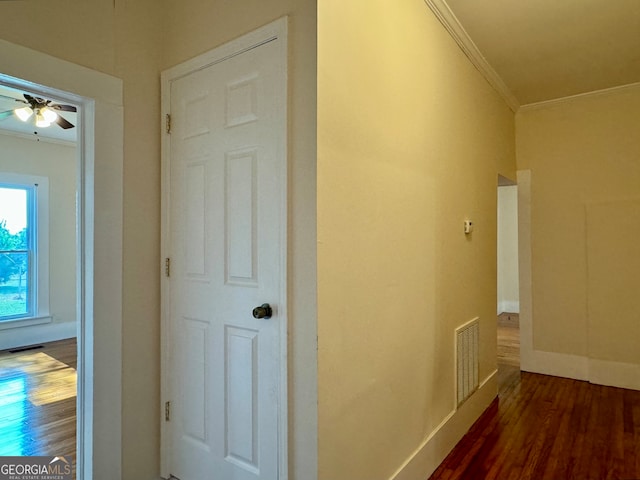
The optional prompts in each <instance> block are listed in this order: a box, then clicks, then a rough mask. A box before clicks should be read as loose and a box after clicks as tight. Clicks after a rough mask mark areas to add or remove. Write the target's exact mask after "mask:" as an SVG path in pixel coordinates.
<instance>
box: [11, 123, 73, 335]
mask: <svg viewBox="0 0 640 480" xmlns="http://www.w3.org/2000/svg"><path fill="white" fill-rule="evenodd" d="M0 152H2V154H1V155H0V172H8V173H19V174H24V175H38V176H41V177H47V178H48V179H49V313H50V315H51V316H52V317H53V322H54V323H63V322H75V321H76V160H77V157H76V148H75V147H74V146H67V145H60V144H56V143H50V142H47V141H44V140H43V141H38V142H37V141H35V140H33V139H27V138H22V137H18V136H9V135H4V134H2V135H0ZM9 333H11V332H5V333H4V334H5V335H6V334H9Z"/></svg>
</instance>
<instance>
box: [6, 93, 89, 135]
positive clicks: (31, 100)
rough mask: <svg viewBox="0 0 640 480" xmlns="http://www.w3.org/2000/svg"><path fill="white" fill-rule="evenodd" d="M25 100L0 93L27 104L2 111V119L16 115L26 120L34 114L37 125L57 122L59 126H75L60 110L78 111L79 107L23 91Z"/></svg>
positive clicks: (47, 125) (44, 126) (45, 125)
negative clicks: (54, 101)
mask: <svg viewBox="0 0 640 480" xmlns="http://www.w3.org/2000/svg"><path fill="white" fill-rule="evenodd" d="M22 95H23V96H24V100H22V99H20V98H13V97H7V96H6V95H0V97H3V98H8V99H10V100H15V101H16V102H20V103H23V104H25V105H24V106H22V107H17V108H13V109H11V110H6V111H4V112H0V120H4V119H5V118H8V117H10V116H11V115H14V114H15V115H16V117H18V118H19V119H20V120H22V121H23V122H26V121H27V120H29V119H30V118H31V117H32V116H34V123H35V125H36V127H40V128H46V127H49V126H51V124H52V123H56V124H57V125H58V126H59V127H61V128H64V129H65V130H66V129H68V128H73V127H74V126H75V125H73V124H72V123H71V122H69V121H68V120H67V119H65V118H64V117H62V116H61V115H60V114H59V113H58V112H77V111H78V109H77V108H76V107H74V106H73V105H62V104H59V103H53V100H46V99H44V98H41V97H34V96H32V95H29V94H28V93H23V94H22Z"/></svg>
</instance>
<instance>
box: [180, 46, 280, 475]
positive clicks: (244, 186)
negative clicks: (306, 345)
mask: <svg viewBox="0 0 640 480" xmlns="http://www.w3.org/2000/svg"><path fill="white" fill-rule="evenodd" d="M277 53H278V45H277V41H271V42H269V43H266V44H263V45H261V46H259V47H257V48H254V49H252V50H249V51H246V52H244V53H242V54H240V55H237V56H233V57H231V58H228V59H226V60H224V61H222V62H220V63H216V64H213V65H211V66H209V67H207V68H204V69H201V70H197V71H195V72H193V73H191V74H189V75H186V76H183V77H180V78H179V79H177V80H174V81H173V82H172V83H171V115H172V132H171V149H170V181H171V190H170V201H169V216H170V245H171V247H170V248H171V258H172V264H171V270H172V271H171V278H170V288H169V290H170V294H169V303H170V308H169V310H170V312H169V323H170V328H171V334H170V338H171V339H172V342H173V346H172V349H171V352H172V353H171V357H170V365H171V373H170V390H171V392H172V393H171V398H172V414H171V427H170V429H171V434H170V437H171V438H170V440H171V441H170V444H171V446H170V455H171V458H170V461H169V468H170V473H171V474H172V475H174V476H175V477H177V478H179V479H180V480H206V479H215V480H274V479H277V478H278V460H279V450H278V446H279V441H280V439H279V432H278V425H279V423H278V422H279V413H280V410H279V402H280V398H279V391H280V380H281V379H280V377H279V373H280V371H281V365H280V362H281V357H282V355H281V345H280V341H281V339H280V332H281V324H280V322H283V321H285V319H283V318H281V316H280V315H279V314H278V310H279V309H278V306H279V305H278V302H280V300H281V298H283V294H284V286H283V285H282V284H281V283H282V278H283V271H282V268H283V265H284V261H283V258H282V257H283V252H284V248H283V247H284V245H283V243H284V240H283V238H284V237H283V232H284V231H285V227H286V218H285V217H284V215H285V213H284V212H285V211H286V208H285V206H284V205H283V202H284V200H283V199H284V198H285V196H284V195H283V194H282V193H283V191H284V190H283V189H284V188H286V185H284V181H283V179H284V178H285V175H284V174H285V172H286V158H285V157H284V148H283V145H284V139H283V136H284V135H285V133H286V124H285V122H284V119H285V118H286V116H285V106H286V103H285V102H286V100H285V97H284V95H283V91H284V88H283V84H284V73H283V68H282V66H281V65H280V64H279V62H278V61H274V58H278V57H277ZM263 303H269V304H271V305H272V307H273V308H274V314H273V316H272V317H271V318H269V319H256V318H253V316H252V310H253V308H254V307H256V306H258V305H261V304H263ZM282 341H284V339H283V340H282Z"/></svg>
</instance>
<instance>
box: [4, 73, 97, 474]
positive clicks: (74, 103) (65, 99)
mask: <svg viewBox="0 0 640 480" xmlns="http://www.w3.org/2000/svg"><path fill="white" fill-rule="evenodd" d="M82 106H83V99H81V98H79V97H78V96H76V95H73V94H70V93H68V92H63V91H60V90H57V89H53V88H50V87H45V86H40V85H34V84H33V83H31V82H28V81H26V80H23V79H18V78H14V77H9V76H6V75H0V151H1V152H2V155H1V156H0V331H1V333H2V335H1V337H0V404H2V405H3V409H2V414H0V432H2V436H1V437H2V439H1V440H0V455H3V456H52V457H64V459H65V461H67V462H68V463H69V464H70V465H71V468H72V469H73V470H74V471H75V467H76V465H77V460H78V459H79V458H81V457H82V454H83V451H82V447H81V445H82V444H83V443H82V442H79V441H78V438H79V436H78V434H77V432H78V430H79V429H78V426H82V425H84V424H86V422H87V421H90V419H87V418H85V415H84V413H83V412H84V409H82V408H80V404H79V401H78V399H79V398H80V397H79V395H78V368H80V369H83V368H84V365H83V358H84V356H81V355H78V351H79V348H78V347H79V346H80V347H84V345H83V344H82V343H81V342H82V339H81V338H78V332H79V331H81V328H79V327H81V326H82V318H83V312H84V299H83V294H84V292H85V289H84V281H83V280H84V277H83V268H82V266H83V265H85V264H86V260H87V259H86V257H85V255H84V253H85V252H84V241H85V238H84V231H85V228H84V223H83V220H84V221H87V220H89V221H91V219H92V218H93V217H92V215H93V212H92V211H91V212H89V211H85V204H84V202H83V199H84V188H83V187H84V162H83V158H84V156H83V155H82V153H81V152H82V149H81V148H79V139H82V138H83V135H82V131H83V130H84V124H83V116H82ZM78 412H80V414H78ZM78 447H80V449H78ZM74 475H75V474H74Z"/></svg>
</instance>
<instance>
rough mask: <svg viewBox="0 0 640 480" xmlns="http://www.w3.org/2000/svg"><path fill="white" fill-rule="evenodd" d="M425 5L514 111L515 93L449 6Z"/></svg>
mask: <svg viewBox="0 0 640 480" xmlns="http://www.w3.org/2000/svg"><path fill="white" fill-rule="evenodd" d="M424 1H425V3H426V4H427V6H428V7H429V8H430V9H431V11H432V12H433V13H434V14H435V16H436V17H437V18H438V20H439V21H440V23H442V25H443V26H444V28H445V29H446V30H447V31H448V32H449V35H451V36H452V37H453V39H454V40H455V41H456V43H457V44H458V46H459V47H460V48H461V49H462V51H463V52H464V54H465V55H466V56H467V57H468V58H469V60H471V63H472V64H473V65H474V66H475V67H476V68H477V69H478V71H479V72H480V73H481V74H482V75H483V76H484V78H485V79H486V80H487V82H489V84H490V85H491V86H492V87H493V88H494V89H495V91H496V92H498V94H499V95H500V96H501V97H502V98H503V100H504V101H505V102H506V104H507V105H508V106H509V108H510V109H511V110H512V111H513V112H516V111H518V108H520V102H518V99H517V98H516V97H515V95H514V94H513V93H512V92H511V90H509V88H508V87H507V86H506V85H505V83H504V82H503V81H502V78H500V75H498V74H497V73H496V71H495V70H494V69H493V67H492V66H491V65H489V62H487V59H486V58H484V56H483V55H482V53H480V50H478V47H477V46H476V44H475V43H474V41H473V40H471V37H470V36H469V34H468V33H467V31H466V30H465V29H464V27H463V26H462V25H461V24H460V21H458V18H457V17H456V16H455V14H454V13H453V12H452V11H451V9H450V8H449V5H447V3H446V1H445V0H424Z"/></svg>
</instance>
